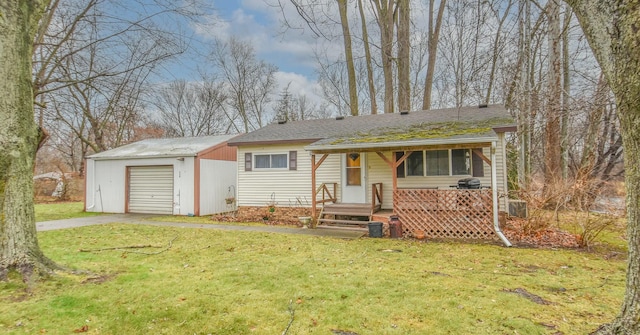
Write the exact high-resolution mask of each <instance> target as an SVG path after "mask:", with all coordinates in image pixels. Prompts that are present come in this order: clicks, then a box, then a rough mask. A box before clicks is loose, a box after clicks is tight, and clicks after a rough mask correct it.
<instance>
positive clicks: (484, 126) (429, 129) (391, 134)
mask: <svg viewBox="0 0 640 335" xmlns="http://www.w3.org/2000/svg"><path fill="white" fill-rule="evenodd" d="M508 124H513V119H510V118H492V119H487V120H482V121H480V122H477V121H451V122H437V123H421V124H415V125H408V126H407V127H395V128H381V129H377V130H374V131H371V132H369V133H363V132H358V133H356V134H355V136H349V137H341V138H337V139H335V140H333V141H331V143H330V144H331V145H335V144H344V143H381V142H402V141H410V140H416V139H435V138H450V137H454V136H464V135H473V134H485V133H488V132H490V131H491V129H492V128H494V127H496V126H502V125H508Z"/></svg>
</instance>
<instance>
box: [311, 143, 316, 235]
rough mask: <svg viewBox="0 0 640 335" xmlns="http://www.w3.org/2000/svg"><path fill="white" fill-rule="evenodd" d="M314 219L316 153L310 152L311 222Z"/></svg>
mask: <svg viewBox="0 0 640 335" xmlns="http://www.w3.org/2000/svg"><path fill="white" fill-rule="evenodd" d="M315 220H316V155H315V154H311V222H314V221H315ZM314 226H315V225H314Z"/></svg>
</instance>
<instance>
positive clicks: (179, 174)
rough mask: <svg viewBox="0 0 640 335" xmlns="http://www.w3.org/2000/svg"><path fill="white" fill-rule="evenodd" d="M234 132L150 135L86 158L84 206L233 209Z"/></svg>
mask: <svg viewBox="0 0 640 335" xmlns="http://www.w3.org/2000/svg"><path fill="white" fill-rule="evenodd" d="M233 136H235V135H221V136H205V137H189V138H172V139H149V140H143V141H140V142H136V143H131V144H128V145H125V146H122V147H119V148H116V149H112V150H109V151H104V152H101V153H98V154H95V155H91V156H88V157H87V158H86V165H85V166H86V174H85V176H86V180H85V210H86V211H88V212H105V213H147V214H162V215H196V216H200V215H209V214H216V213H223V212H227V211H230V210H233V209H234V208H233V207H232V206H233V205H234V204H228V203H227V202H228V201H225V199H226V198H229V197H235V190H236V180H237V178H236V174H237V160H236V148H235V147H229V146H228V145H227V141H228V140H229V139H231V138H232V137H233Z"/></svg>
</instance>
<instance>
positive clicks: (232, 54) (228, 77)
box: [211, 37, 277, 132]
mask: <svg viewBox="0 0 640 335" xmlns="http://www.w3.org/2000/svg"><path fill="white" fill-rule="evenodd" d="M211 60H212V62H213V64H214V65H215V66H216V67H217V69H218V70H219V71H220V73H221V78H222V80H224V83H225V84H224V85H225V90H226V91H227V92H228V93H227V99H226V103H225V104H224V105H223V107H224V111H225V114H226V116H227V118H228V119H229V121H231V122H234V121H235V120H236V118H239V119H240V121H241V123H242V124H240V125H237V124H234V128H235V131H237V132H240V131H244V132H249V131H251V130H255V129H258V128H261V127H262V126H264V122H265V121H266V113H267V106H268V104H269V102H270V101H271V97H270V95H271V93H272V92H273V90H274V89H275V77H274V74H275V72H276V71H277V67H276V66H275V65H272V64H269V63H266V62H264V61H261V60H258V59H257V58H256V54H255V51H254V50H253V47H251V45H250V44H248V43H246V42H243V41H241V40H239V39H238V38H236V37H231V38H230V39H229V40H228V41H217V42H216V44H215V49H214V51H213V52H212V55H211Z"/></svg>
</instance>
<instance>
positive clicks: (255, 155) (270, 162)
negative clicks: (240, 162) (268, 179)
mask: <svg viewBox="0 0 640 335" xmlns="http://www.w3.org/2000/svg"><path fill="white" fill-rule="evenodd" d="M281 155H284V156H285V157H286V158H285V166H284V167H275V168H274V167H271V166H272V165H273V156H281ZM257 156H269V167H258V159H257ZM253 169H254V170H260V171H266V170H289V153H288V152H278V153H254V154H253Z"/></svg>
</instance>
